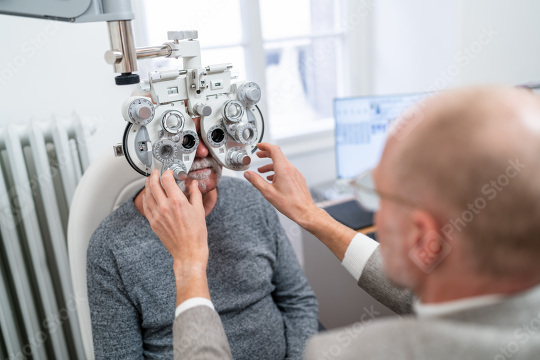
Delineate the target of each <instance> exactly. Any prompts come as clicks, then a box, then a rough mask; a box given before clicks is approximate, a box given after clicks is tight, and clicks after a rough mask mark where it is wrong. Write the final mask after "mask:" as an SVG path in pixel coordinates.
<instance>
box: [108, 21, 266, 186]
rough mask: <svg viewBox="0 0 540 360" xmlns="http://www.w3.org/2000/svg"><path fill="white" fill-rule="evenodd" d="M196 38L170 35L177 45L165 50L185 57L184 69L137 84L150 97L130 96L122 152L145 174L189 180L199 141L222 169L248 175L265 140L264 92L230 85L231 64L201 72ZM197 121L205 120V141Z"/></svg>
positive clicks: (188, 34)
mask: <svg viewBox="0 0 540 360" xmlns="http://www.w3.org/2000/svg"><path fill="white" fill-rule="evenodd" d="M196 38H197V33H196V31H177V32H169V40H173V42H169V43H165V44H164V46H166V47H167V48H170V49H171V51H170V57H176V58H179V57H182V59H183V64H184V68H183V69H172V70H160V71H154V72H151V73H150V74H149V75H148V80H146V81H143V82H142V83H141V84H140V85H139V87H140V90H141V92H143V93H150V94H149V96H134V97H130V98H128V99H127V100H126V101H125V102H124V104H123V106H122V115H123V117H124V119H125V120H126V121H127V122H128V125H127V127H126V130H125V132H124V138H123V144H122V145H123V149H122V150H123V153H124V155H125V156H126V159H127V161H128V162H129V164H130V165H131V166H132V167H133V168H134V169H135V170H136V171H138V172H139V173H140V174H142V175H146V176H148V175H149V174H150V173H151V171H152V170H153V169H154V168H157V169H158V170H160V172H161V173H163V172H164V171H166V170H169V169H170V170H172V171H173V173H174V176H175V178H176V179H177V180H178V181H182V180H185V178H186V177H187V174H188V173H189V170H190V168H191V165H192V163H193V161H194V159H195V152H196V149H197V146H198V145H199V141H203V142H204V144H205V145H206V147H207V148H208V150H209V152H210V154H211V156H212V157H213V158H214V159H216V160H217V161H218V163H220V164H221V165H223V166H225V167H226V168H229V169H233V170H246V169H247V168H248V167H249V165H250V163H251V158H250V155H251V154H252V153H253V152H254V151H255V150H256V144H257V143H258V142H260V140H261V139H262V136H263V133H264V121H263V118H262V114H261V112H260V110H259V108H258V107H257V103H258V102H259V100H260V99H261V89H260V87H259V86H258V85H257V84H256V83H254V82H241V83H234V84H232V83H231V80H233V79H235V77H234V76H233V75H232V74H231V68H232V65H231V64H218V65H210V66H206V67H204V68H203V67H202V66H201V60H200V47H199V42H198V41H197V40H195V39H196ZM196 117H200V119H201V120H200V133H201V139H199V136H198V135H197V131H196V127H195V123H194V121H193V119H194V118H196ZM117 150H118V149H117ZM117 153H121V151H117Z"/></svg>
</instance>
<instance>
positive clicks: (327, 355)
mask: <svg viewBox="0 0 540 360" xmlns="http://www.w3.org/2000/svg"><path fill="white" fill-rule="evenodd" d="M413 110H414V111H412V112H409V114H412V115H411V116H408V117H407V118H402V119H399V120H397V122H396V124H395V126H394V128H393V131H392V132H391V134H390V136H389V138H388V141H387V143H386V145H385V148H384V152H383V154H382V158H381V161H380V162H379V164H378V165H377V167H376V168H375V169H373V170H372V171H370V172H368V173H366V174H363V175H361V176H360V177H359V178H357V179H356V180H355V181H354V184H355V187H356V188H357V190H358V200H359V202H360V203H362V204H363V205H364V206H366V207H367V208H370V209H371V210H375V211H377V213H376V217H375V224H376V226H377V238H378V239H379V240H380V244H378V243H377V242H375V241H373V240H371V239H370V238H368V237H366V236H364V235H362V234H357V233H356V232H355V231H354V230H352V229H349V228H347V227H345V226H343V225H341V224H339V223H338V222H336V221H335V220H333V219H332V218H331V217H330V216H329V215H328V214H327V213H326V212H325V211H324V210H322V209H319V208H318V207H317V206H316V205H315V204H314V203H313V201H312V199H311V196H310V193H309V190H308V188H307V185H306V182H305V179H304V177H303V176H302V175H301V174H300V172H299V171H298V170H297V169H296V168H294V167H293V166H292V165H291V163H290V162H289V161H288V160H287V159H286V157H285V156H284V155H283V153H282V152H281V150H280V149H279V148H278V147H277V146H274V145H270V144H260V145H259V146H258V147H259V150H260V151H259V152H258V155H259V157H262V158H270V159H272V163H271V164H269V165H265V166H263V167H261V168H259V172H260V173H262V174H267V173H269V172H272V171H273V174H271V175H268V176H267V179H268V180H269V182H267V181H266V180H265V179H263V178H262V177H261V176H260V175H258V174H256V173H254V172H251V171H248V172H246V173H245V177H246V178H247V179H248V180H249V182H251V184H252V185H253V186H254V187H255V188H257V189H258V190H259V191H260V192H261V193H262V194H263V195H264V197H265V198H266V199H267V200H268V201H269V202H270V203H272V204H273V205H274V206H275V207H276V208H277V209H278V210H279V211H281V212H282V213H283V214H285V215H286V216H288V217H289V218H290V219H292V220H293V221H295V222H297V223H298V224H299V225H300V226H302V227H303V228H304V229H306V230H307V231H309V232H311V233H312V234H314V235H315V236H316V237H317V238H318V239H319V240H320V241H322V242H323V243H324V244H325V245H326V246H327V247H328V248H329V249H330V251H332V252H333V253H334V254H335V256H336V257H337V258H338V259H339V260H340V261H342V264H343V266H344V267H345V268H346V269H347V270H348V271H349V272H350V273H351V275H352V276H353V277H354V278H355V279H356V280H357V282H358V285H359V286H360V287H362V288H363V289H365V290H366V291H367V292H368V293H369V294H371V295H372V296H373V297H375V298H376V299H377V300H379V301H380V302H381V303H383V304H384V305H386V306H387V307H389V308H390V309H392V310H394V311H395V312H396V313H397V314H400V315H402V317H401V318H391V319H384V320H376V321H373V322H371V323H369V324H364V325H361V326H357V325H358V324H357V325H356V326H352V327H349V328H344V329H340V330H334V331H328V332H325V333H323V334H319V335H316V336H315V337H313V338H312V339H311V340H310V341H309V343H308V345H307V347H306V350H305V353H304V357H305V358H306V359H353V358H354V359H357V358H366V359H385V360H386V359H434V358H436V359H495V360H502V359H538V354H540V286H539V284H540V266H538V264H539V263H540V241H539V240H538V239H540V221H538V219H539V218H540V185H538V179H540V162H539V161H538V154H540V100H539V98H538V97H537V96H535V95H534V94H531V93H529V92H526V91H525V90H520V89H515V88H505V87H476V88H467V89H461V90H454V91H448V92H445V93H444V94H439V95H436V96H433V97H431V98H428V99H426V100H425V101H424V102H422V103H421V104H418V105H416V108H415V109H413ZM152 176H155V177H156V178H154V179H151V181H150V182H152V181H157V180H158V179H157V176H158V175H152ZM172 179H173V178H172V176H163V178H162V182H163V187H164V189H161V187H156V188H153V192H150V195H147V200H146V201H145V205H144V206H145V211H147V209H148V210H149V211H153V212H160V211H164V212H166V213H167V214H169V216H167V217H165V218H166V219H167V221H169V223H168V224H167V223H165V222H162V223H160V224H152V227H153V228H154V231H156V233H157V234H158V236H159V237H160V239H161V241H162V242H163V244H164V245H165V247H166V248H167V249H168V250H169V252H170V253H171V254H172V257H173V259H174V273H175V277H176V288H177V306H178V307H179V308H178V309H177V313H178V315H177V317H176V320H175V323H174V346H175V358H178V359H180V358H181V359H230V358H231V353H230V349H229V345H228V342H227V338H226V334H225V332H224V330H223V327H222V325H221V321H220V318H219V316H218V315H217V313H216V312H215V311H214V310H213V306H212V302H211V299H210V294H209V291H208V285H207V280H206V265H207V262H208V247H207V240H206V227H205V223H204V209H203V207H202V202H201V195H200V192H199V191H198V188H197V184H196V183H195V182H194V183H193V184H192V185H191V187H190V195H189V197H186V196H184V195H183V194H182V192H180V191H179V190H178V187H177V186H175V185H174V183H173V180H172ZM156 189H159V193H156V191H157V190H156ZM147 194H148V193H147ZM149 196H151V197H152V201H148V197H149ZM173 226H174V227H175V231H174V232H169V231H167V229H170V228H172V227H173Z"/></svg>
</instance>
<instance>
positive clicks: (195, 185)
mask: <svg viewBox="0 0 540 360" xmlns="http://www.w3.org/2000/svg"><path fill="white" fill-rule="evenodd" d="M189 202H190V204H191V205H193V206H202V194H201V191H200V190H199V182H198V181H197V180H193V181H192V182H191V185H190V186H189Z"/></svg>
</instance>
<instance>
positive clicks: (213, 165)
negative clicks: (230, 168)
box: [180, 118, 222, 194]
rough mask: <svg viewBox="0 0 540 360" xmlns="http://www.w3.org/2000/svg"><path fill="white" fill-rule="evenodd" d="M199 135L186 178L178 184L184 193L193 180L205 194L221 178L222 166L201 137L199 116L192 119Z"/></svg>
mask: <svg viewBox="0 0 540 360" xmlns="http://www.w3.org/2000/svg"><path fill="white" fill-rule="evenodd" d="M193 120H194V122H195V126H196V127H197V134H198V135H199V139H200V140H199V146H198V147H197V151H196V152H195V160H194V161H193V165H192V166H191V170H190V171H189V173H188V178H187V179H186V180H185V181H184V182H183V184H181V185H180V189H182V191H183V192H184V193H187V194H188V193H189V186H190V184H191V182H192V181H193V180H197V181H198V182H199V190H200V191H201V192H202V193H203V194H206V193H208V192H210V191H212V190H214V189H215V188H216V187H217V186H218V184H219V181H220V180H221V170H222V166H221V165H220V164H219V163H218V162H217V161H216V160H214V158H213V157H212V156H211V155H210V152H209V151H208V149H207V148H206V145H205V144H204V142H203V141H202V137H201V125H200V118H195V119H193Z"/></svg>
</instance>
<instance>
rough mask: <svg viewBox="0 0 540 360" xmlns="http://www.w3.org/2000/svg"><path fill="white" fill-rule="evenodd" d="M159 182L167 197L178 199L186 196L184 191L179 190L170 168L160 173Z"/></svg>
mask: <svg viewBox="0 0 540 360" xmlns="http://www.w3.org/2000/svg"><path fill="white" fill-rule="evenodd" d="M161 184H162V185H163V188H164V189H165V193H166V194H167V197H169V198H171V197H179V198H180V199H185V198H186V196H185V195H184V193H183V192H182V191H181V190H180V188H179V187H178V185H177V184H176V180H175V179H174V174H173V172H172V170H167V171H165V172H164V173H163V175H161Z"/></svg>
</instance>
